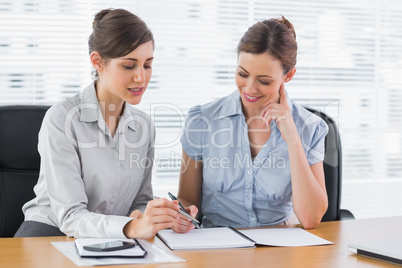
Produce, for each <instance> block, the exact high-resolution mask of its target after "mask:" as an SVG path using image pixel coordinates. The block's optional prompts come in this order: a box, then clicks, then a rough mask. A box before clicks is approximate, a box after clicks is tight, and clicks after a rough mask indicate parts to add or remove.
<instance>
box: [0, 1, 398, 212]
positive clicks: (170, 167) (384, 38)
mask: <svg viewBox="0 0 402 268" xmlns="http://www.w3.org/2000/svg"><path fill="white" fill-rule="evenodd" d="M109 7H114V8H125V9H128V10H130V11H132V12H133V13H135V14H137V15H139V16H140V17H141V18H142V19H143V20H144V21H145V22H146V23H147V24H148V26H149V27H150V28H151V30H152V31H153V33H154V36H155V41H156V48H155V61H154V64H153V70H154V71H153V77H152V80H151V82H150V85H149V88H148V91H147V93H146V94H145V96H144V98H143V102H142V103H141V104H140V105H139V108H141V109H143V110H144V111H145V112H147V113H149V114H150V115H151V116H152V118H153V119H154V121H155V125H156V129H157V140H156V157H155V171H154V178H153V185H154V189H155V195H158V196H166V193H167V191H172V192H176V191H177V187H178V185H177V183H178V176H179V168H180V157H181V146H180V143H179V139H180V135H181V132H182V128H183V126H184V118H185V115H186V114H187V111H188V109H189V108H190V107H192V106H194V105H197V104H203V103H206V102H210V101H213V100H216V99H218V98H220V97H223V96H225V95H227V94H229V93H231V92H232V91H234V90H236V85H235V83H234V74H235V73H234V71H235V68H236V60H237V55H236V46H237V43H238V41H239V40H240V38H241V37H242V35H243V33H244V32H245V31H246V30H247V29H248V27H249V26H251V25H252V24H253V23H254V22H256V21H258V20H263V19H268V18H271V17H279V16H280V15H284V16H285V17H286V18H288V19H289V20H290V21H291V22H292V23H293V25H294V27H295V29H296V34H297V41H298V45H299V53H298V62H297V65H296V67H297V72H296V76H295V78H294V79H293V80H292V81H291V82H289V83H287V84H286V88H287V90H288V92H289V95H290V96H291V97H292V98H293V100H295V101H296V102H298V103H300V104H302V105H305V106H310V107H313V108H316V109H319V110H322V111H323V112H326V113H328V114H329V115H330V116H332V117H333V118H334V119H335V120H336V122H337V124H338V128H339V130H340V133H341V139H342V145H343V196H342V207H345V208H348V209H350V210H351V211H352V212H353V213H354V214H355V216H356V217H357V218H366V217H373V216H392V215H401V214H402V206H401V205H400V204H401V203H402V197H401V195H400V194H399V192H400V190H399V189H402V137H401V133H402V131H401V130H402V129H401V128H402V127H401V126H402V108H401V105H400V103H401V101H402V90H401V89H402V82H401V80H400V77H402V69H401V68H400V67H399V66H401V65H402V64H401V63H402V17H401V16H400V14H401V11H402V3H401V2H400V1H398V0H381V1H380V0H364V1H362V0H354V1H346V0H331V1H330V0H324V1H322V0H320V1H319V0H309V1H297V0H271V1H264V0H250V1H246V0H203V1H195V0H169V1H164V0H149V1H140V0H138V1H134V0H116V1H106V0H104V1H95V0H74V1H67V0H41V1H40V0H36V1H33V0H20V1H12V0H2V1H1V2H0V104H15V103H17V104H23V103H25V104H27V103H33V104H42V103H47V104H53V103H55V102H57V101H59V100H62V99H64V98H65V97H68V96H72V95H74V94H76V93H77V92H80V91H81V90H82V88H83V87H84V86H85V85H87V84H88V83H90V81H91V77H90V70H91V69H90V65H89V58H88V48H87V38H88V36H89V34H90V33H91V24H92V20H93V16H94V14H95V13H96V12H97V11H99V10H101V9H103V8H109Z"/></svg>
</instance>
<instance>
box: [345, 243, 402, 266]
mask: <svg viewBox="0 0 402 268" xmlns="http://www.w3.org/2000/svg"><path fill="white" fill-rule="evenodd" d="M348 250H349V251H350V252H352V253H355V254H359V255H362V256H366V257H370V258H375V259H379V260H383V261H387V262H392V263H397V264H402V239H401V238H399V239H389V240H380V241H378V240H376V241H368V242H360V243H357V244H349V245H348Z"/></svg>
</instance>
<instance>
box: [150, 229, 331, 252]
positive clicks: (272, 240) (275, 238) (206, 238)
mask: <svg viewBox="0 0 402 268" xmlns="http://www.w3.org/2000/svg"><path fill="white" fill-rule="evenodd" d="M158 237H159V238H160V239H161V240H162V241H163V242H164V243H165V244H166V245H167V246H168V247H169V248H170V249H172V250H178V249H180V250H183V249H189V250H191V249H222V248H247V247H254V246H255V245H265V246H280V247H299V246H316V245H328V244H333V242H330V241H327V240H325V239H322V238H321V237H318V236H316V235H314V234H312V233H310V232H307V231H305V230H303V229H301V228H267V229H251V230H235V229H233V228H231V227H219V228H203V229H193V230H191V231H190V232H188V233H185V234H178V233H175V232H173V231H172V230H162V231H160V232H159V233H158Z"/></svg>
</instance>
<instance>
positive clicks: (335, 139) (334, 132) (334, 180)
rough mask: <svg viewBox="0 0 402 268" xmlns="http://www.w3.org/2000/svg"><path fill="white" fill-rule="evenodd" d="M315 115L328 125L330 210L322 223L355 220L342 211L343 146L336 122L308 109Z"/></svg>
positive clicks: (326, 140) (326, 172)
mask: <svg viewBox="0 0 402 268" xmlns="http://www.w3.org/2000/svg"><path fill="white" fill-rule="evenodd" d="M306 109H307V110H308V111H310V112H312V113H313V114H315V115H317V116H319V117H321V118H322V119H323V120H324V121H325V123H327V125H328V134H327V136H326V137H325V156H324V173H325V186H326V188H327V194H328V209H327V212H326V213H325V214H324V216H323V218H322V220H321V221H337V220H351V219H354V216H353V214H352V213H351V212H350V211H349V210H346V209H341V208H340V207H341V195H342V146H341V138H340V135H339V131H338V128H337V126H336V123H335V121H334V120H333V119H332V118H331V117H330V116H328V115H326V114H325V113H323V112H320V111H317V110H314V109H312V108H308V107H306Z"/></svg>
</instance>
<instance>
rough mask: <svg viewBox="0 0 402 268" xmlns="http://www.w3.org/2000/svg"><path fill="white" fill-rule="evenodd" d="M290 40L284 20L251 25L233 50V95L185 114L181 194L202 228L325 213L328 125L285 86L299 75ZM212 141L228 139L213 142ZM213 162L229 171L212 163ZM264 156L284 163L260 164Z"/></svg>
mask: <svg viewBox="0 0 402 268" xmlns="http://www.w3.org/2000/svg"><path fill="white" fill-rule="evenodd" d="M295 38H296V34H295V33H294V29H293V26H292V24H291V23H290V22H289V21H288V20H287V19H285V18H284V17H282V18H280V19H269V20H265V21H261V22H257V23H256V24H254V25H253V26H251V27H250V28H249V29H248V31H247V32H246V33H245V34H244V36H243V38H242V39H241V40H240V43H239V45H238V62H237V69H236V85H237V88H238V90H237V91H235V92H233V93H232V94H231V95H229V96H226V97H224V98H222V99H220V100H218V101H215V102H212V103H208V104H204V105H201V106H200V105H198V106H195V107H193V108H192V109H190V111H189V113H188V117H187V121H186V128H185V132H184V135H183V137H182V140H181V142H182V146H183V163H185V165H184V164H183V165H182V169H181V174H180V184H179V195H178V197H179V199H180V200H181V202H182V203H183V204H185V205H186V206H187V207H188V210H189V211H197V208H196V207H199V206H200V205H201V209H202V213H203V215H204V217H203V226H205V227H214V226H234V227H256V226H264V225H278V224H284V223H288V222H289V220H291V219H293V218H294V214H295V215H296V217H297V219H298V220H299V221H300V223H301V224H302V225H303V227H304V228H307V229H308V228H314V227H316V226H317V225H318V224H319V223H320V221H321V218H322V216H323V215H324V213H325V212H326V210H327V205H328V201H327V194H326V189H325V180H324V171H323V159H324V138H325V135H326V134H327V132H328V127H327V125H326V124H325V122H324V121H323V120H322V119H320V118H319V117H317V116H315V115H313V114H311V113H310V112H308V111H307V110H306V109H304V108H303V107H302V106H300V105H298V104H296V103H294V102H293V101H291V100H290V98H289V97H288V95H287V92H286V90H285V86H284V83H286V82H289V81H290V80H292V78H293V76H294V75H295V72H296V68H295V64H296V55H297V44H296V39H295ZM206 116H207V117H206ZM228 129H231V130H232V131H228ZM216 137H219V140H220V141H227V142H225V143H224V145H222V143H220V144H216V143H214V142H212V141H213V140H215V139H216ZM302 138H303V142H302ZM239 156H242V158H243V162H242V165H241V166H240V167H239V166H238V165H237V166H236V167H235V163H237V162H238V161H237V159H238V158H239ZM211 157H214V158H215V159H216V158H217V162H222V161H224V162H225V163H227V164H228V165H227V166H229V168H223V167H222V166H216V165H211V162H210V161H208V159H210V158H211ZM268 159H274V161H275V162H278V163H279V162H281V163H282V164H281V165H274V166H272V165H266V164H264V163H265V162H266V161H267V160H268ZM200 200H202V203H200Z"/></svg>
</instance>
